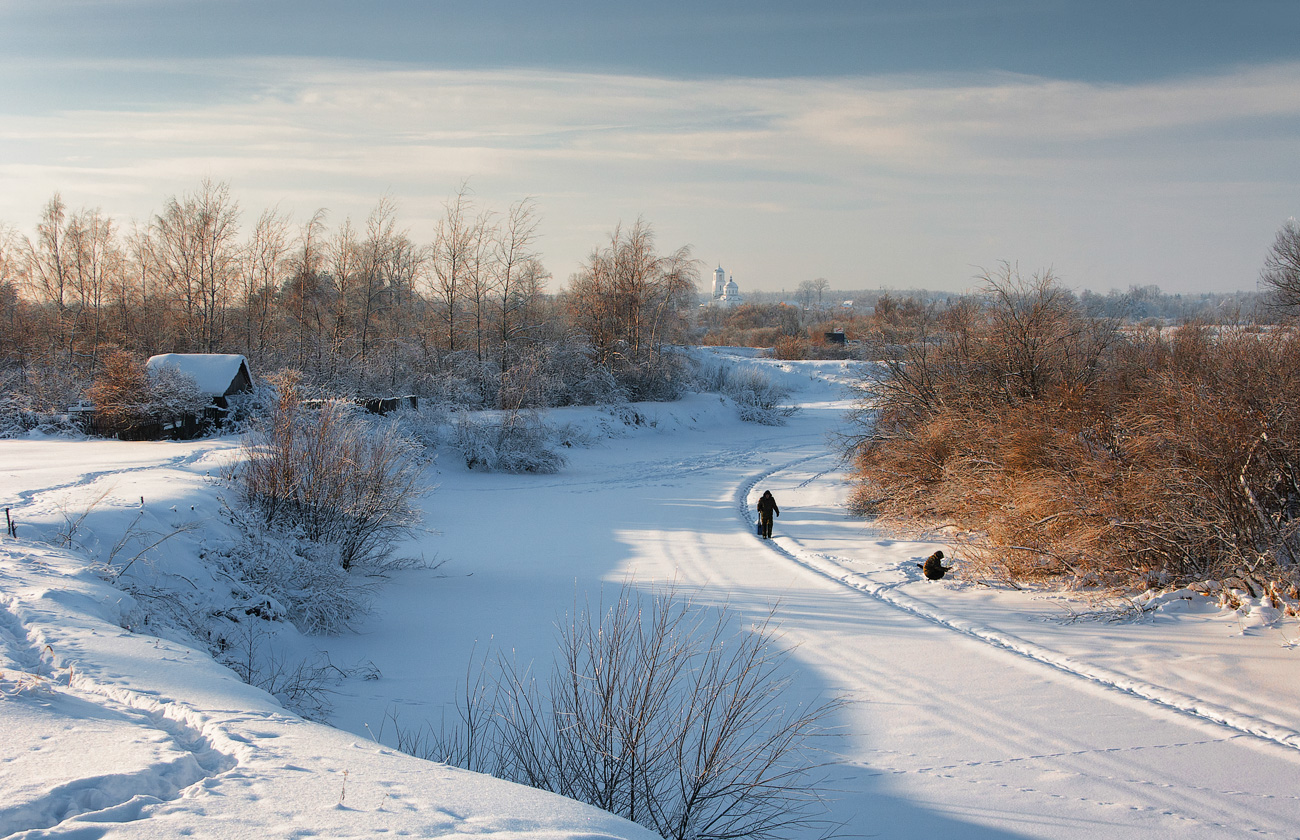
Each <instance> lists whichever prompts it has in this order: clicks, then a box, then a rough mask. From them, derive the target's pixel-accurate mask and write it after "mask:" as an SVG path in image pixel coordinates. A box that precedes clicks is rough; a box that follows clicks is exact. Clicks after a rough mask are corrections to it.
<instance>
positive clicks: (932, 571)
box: [916, 551, 952, 580]
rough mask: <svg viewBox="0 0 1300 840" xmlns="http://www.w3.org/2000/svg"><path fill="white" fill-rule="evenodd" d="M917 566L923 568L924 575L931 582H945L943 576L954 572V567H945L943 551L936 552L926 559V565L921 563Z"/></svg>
mask: <svg viewBox="0 0 1300 840" xmlns="http://www.w3.org/2000/svg"><path fill="white" fill-rule="evenodd" d="M916 565H918V566H921V572H922V574H924V575H925V576H926V578H928V579H929V580H943V576H944V575H946V574H948V573H949V572H951V571H952V566H945V565H944V564H943V552H942V551H936V552H935V553H934V554H931V555H930V556H929V557H927V558H925V565H923V566H922V565H921V564H920V563H917V564H916Z"/></svg>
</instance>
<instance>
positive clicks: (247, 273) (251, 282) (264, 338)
mask: <svg viewBox="0 0 1300 840" xmlns="http://www.w3.org/2000/svg"><path fill="white" fill-rule="evenodd" d="M288 257H289V217H288V216H287V215H284V214H282V213H280V212H278V211H277V210H274V209H271V210H266V211H264V212H263V213H262V215H261V216H259V217H258V219H257V224H256V225H254V226H253V233H252V236H251V237H250V239H249V240H248V243H247V245H246V246H245V247H244V253H243V259H242V260H241V265H240V268H241V270H240V286H241V288H240V297H241V298H242V305H243V308H244V336H243V342H242V343H243V350H244V352H245V353H255V354H258V355H261V354H262V353H263V352H265V350H266V348H267V346H268V345H269V344H270V342H271V331H272V328H273V326H274V324H273V319H274V314H275V299H276V295H277V294H278V293H279V290H280V287H281V286H282V285H283V283H284V282H285V278H286V275H287V273H288V270H289V259H288Z"/></svg>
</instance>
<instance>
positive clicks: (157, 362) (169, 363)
mask: <svg viewBox="0 0 1300 840" xmlns="http://www.w3.org/2000/svg"><path fill="white" fill-rule="evenodd" d="M247 366H248V360H247V359H245V358H244V357H243V356H240V355H237V354H234V353H162V354H159V355H157V356H150V357H149V360H148V361H147V362H145V367H146V368H147V369H149V370H156V369H158V368H162V367H171V368H176V369H177V370H179V371H180V372H181V373H183V374H185V375H187V376H189V377H190V378H191V379H193V380H194V381H195V382H196V383H198V386H199V390H200V391H202V392H203V393H204V394H205V395H207V396H209V397H224V396H225V395H226V392H227V391H229V390H230V383H231V382H233V381H234V380H235V377H236V376H238V375H239V369H240V368H241V367H247Z"/></svg>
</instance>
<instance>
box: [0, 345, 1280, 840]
mask: <svg viewBox="0 0 1300 840" xmlns="http://www.w3.org/2000/svg"><path fill="white" fill-rule="evenodd" d="M720 352H722V351H720ZM733 361H734V363H736V364H752V365H758V366H761V367H763V368H765V369H766V370H768V371H769V372H770V373H771V374H772V375H773V376H776V377H779V378H780V379H781V380H782V381H784V382H785V383H787V384H788V385H790V386H791V387H792V388H794V389H796V394H795V396H794V400H795V401H796V402H798V404H799V405H800V408H801V410H800V412H799V413H798V414H797V415H795V416H794V417H791V418H790V419H789V422H788V424H787V425H785V426H781V427H769V426H759V425H754V424H748V423H742V422H740V421H739V420H737V418H736V413H735V409H734V407H733V406H731V405H730V404H727V403H725V402H723V401H722V400H720V399H719V397H718V396H716V395H697V396H693V397H691V398H689V399H687V400H683V401H681V402H679V403H673V404H664V405H659V404H655V405H640V406H637V410H638V412H639V414H640V420H641V421H642V422H640V423H639V424H638V423H635V422H634V423H631V424H629V423H626V422H624V419H623V418H618V417H614V416H612V415H610V414H608V413H605V412H600V411H597V410H594V409H571V410H564V411H557V412H553V413H552V415H551V418H550V419H551V422H552V423H569V424H572V425H573V427H575V428H581V429H583V430H586V431H587V432H588V433H589V435H590V437H591V438H592V439H593V440H594V441H595V442H594V444H593V445H591V446H589V447H575V448H573V449H567V450H565V454H566V456H567V457H568V458H569V464H568V466H567V467H565V468H564V469H563V470H562V471H561V472H560V473H558V474H556V475H550V476H513V475H490V474H483V473H474V472H469V471H467V470H465V469H464V468H463V465H462V464H460V463H457V461H456V458H455V456H454V454H451V453H449V452H444V453H443V454H442V455H441V456H440V458H439V460H438V461H437V462H436V464H435V465H434V466H433V467H431V468H430V480H431V482H432V483H434V484H436V485H437V489H436V490H435V491H434V492H433V493H431V494H430V495H428V496H427V497H426V498H425V499H424V500H423V505H424V508H425V511H426V512H425V521H424V527H425V529H426V530H425V532H424V533H423V534H422V535H421V536H420V538H419V539H418V540H416V541H415V542H414V543H412V544H411V545H409V546H406V547H405V548H404V550H403V553H404V554H407V555H410V556H413V557H423V558H424V560H425V561H427V562H426V563H424V564H423V565H422V566H420V567H417V568H412V569H409V570H406V571H402V572H398V573H396V574H395V575H394V576H393V577H392V578H391V579H389V580H388V581H386V582H385V583H383V584H382V586H381V587H380V588H379V589H378V590H377V591H376V593H375V596H374V597H375V609H374V611H373V612H372V613H371V614H370V616H369V617H368V618H366V619H365V620H364V621H362V622H360V623H359V624H358V626H357V627H356V628H355V632H353V633H350V634H343V635H338V636H332V637H300V636H294V635H286V636H284V637H282V638H281V639H280V641H279V644H280V645H281V646H282V649H283V650H284V655H285V657H286V660H288V659H289V658H294V657H296V658H301V657H304V656H311V657H316V658H317V659H318V660H319V659H321V658H323V657H328V661H329V662H331V663H334V664H336V665H337V666H338V667H339V673H340V674H342V675H346V676H342V677H341V678H340V679H338V680H337V681H335V682H334V683H332V684H331V686H330V693H329V695H328V699H329V701H330V704H331V706H332V710H331V712H330V716H329V721H330V723H332V724H333V726H334V727H336V728H330V727H327V726H323V725H320V724H317V723H311V722H307V721H304V720H303V719H301V718H299V717H297V716H296V715H294V714H292V713H289V712H287V711H286V710H285V709H284V708H282V707H281V706H280V705H279V704H278V703H277V702H276V701H275V700H274V698H272V697H270V696H269V695H267V694H266V693H264V692H262V691H260V690H257V689H254V688H251V687H249V686H247V685H245V684H243V683H242V682H240V681H239V680H238V679H237V678H236V677H235V676H234V675H233V674H232V673H231V672H230V671H229V670H227V669H226V668H224V667H222V666H220V665H218V664H216V663H215V662H214V661H213V660H212V659H211V658H210V657H209V656H208V655H207V654H206V653H203V652H200V651H199V650H196V649H194V648H192V647H190V646H187V645H185V644H183V643H182V641H181V640H180V637H179V634H177V633H175V632H172V631H161V635H162V637H161V638H160V637H155V636H153V635H151V634H150V632H151V630H153V629H154V628H152V627H150V626H149V625H148V624H147V623H146V618H147V616H149V615H151V614H156V612H155V611H156V610H157V609H158V608H159V605H151V604H148V603H144V599H141V598H137V599H134V600H133V599H132V598H130V597H129V596H127V595H125V594H124V593H122V592H120V591H118V590H116V589H114V588H112V587H111V586H109V585H108V584H106V583H104V582H103V580H102V579H101V577H99V576H98V575H97V574H96V573H95V570H94V569H93V568H88V565H89V564H88V560H87V557H88V555H93V556H95V557H97V558H99V559H100V560H104V559H106V558H108V557H109V556H110V555H111V557H112V560H113V562H114V563H115V564H116V565H119V566H120V565H122V564H123V563H125V562H127V561H129V560H130V559H131V558H132V557H133V556H134V555H136V554H137V553H139V552H140V551H141V547H142V546H143V545H144V544H146V543H144V542H142V540H143V537H142V538H141V539H136V540H133V541H128V542H127V543H124V544H123V545H121V546H120V547H119V545H118V544H119V542H121V540H122V536H123V534H125V533H128V532H131V533H134V534H137V535H143V534H146V533H147V534H151V535H158V536H164V535H168V534H174V536H171V537H169V538H168V539H167V541H165V542H164V543H163V544H162V545H161V546H159V547H158V548H157V549H155V550H154V551H153V552H151V553H149V552H146V556H145V557H143V558H142V559H141V560H140V561H138V564H139V567H140V568H135V569H133V570H132V574H134V575H136V576H137V577H139V578H140V579H142V580H146V581H147V580H149V579H151V578H152V579H153V580H154V581H155V582H156V584H157V586H156V588H155V589H154V590H153V591H154V592H155V593H163V592H170V593H176V594H175V595H174V596H171V597H172V600H173V603H172V604H171V605H170V606H171V607H173V608H175V607H177V605H179V606H180V607H183V608H184V609H188V610H201V609H205V608H208V607H212V606H215V605H220V604H221V603H222V598H223V592H222V590H223V587H225V586H226V584H225V583H223V581H222V580H221V579H220V576H219V575H215V574H213V572H212V571H211V569H209V568H207V567H205V565H204V563H203V561H202V560H201V559H200V558H201V555H202V554H203V552H204V551H205V549H206V548H207V547H208V546H209V545H210V544H211V543H212V541H214V540H217V539H219V537H220V533H219V532H220V527H221V526H220V504H219V500H218V497H219V494H220V486H219V484H218V483H217V482H216V481H215V479H214V477H215V476H216V475H217V474H218V472H219V471H220V468H221V465H222V464H223V463H225V462H227V461H228V459H230V458H231V457H233V455H234V454H235V453H236V452H237V449H238V441H235V440H230V439H219V440H208V441H196V442H189V443H118V442H107V441H68V440H38V439H24V440H13V441H0V503H2V504H3V506H6V507H9V508H11V509H12V513H13V515H14V517H15V518H16V520H17V522H18V538H17V539H16V540H15V539H10V538H8V537H4V538H2V539H0V693H2V694H3V699H0V837H10V836H12V837H32V838H34V837H76V838H98V837H112V838H116V837H177V836H199V837H236V836H239V837H308V836H322V837H373V836H376V835H381V834H395V835H405V836H415V837H460V836H470V835H473V836H477V837H489V838H515V837H539V838H600V837H625V838H637V837H648V836H650V835H649V834H648V833H647V832H645V831H644V830H643V829H640V828H638V827H637V826H635V825H632V824H630V823H627V822H624V821H622V820H620V819H616V818H613V817H610V816H608V815H605V814H602V813H601V812H599V811H596V810H594V809H591V808H588V807H586V806H582V805H578V804H575V803H571V802H568V801H567V800H563V799H560V798H558V797H554V796H551V795H548V794H543V793H539V792H536V791H532V790H529V789H525V788H520V787H517V786H514V785H510V784H506V783H503V782H498V781H495V780H491V779H487V778H484V777H481V776H477V775H475V774H471V773H466V772H463V771H459V770H455V769H451V768H447V767H445V766H442V765H436V764H431V763H428V762H423V761H419V760H417V759H414V758H410V757H407V756H404V755H402V754H401V753H399V752H397V751H396V750H394V749H393V748H392V743H393V740H392V738H393V724H392V721H393V720H394V719H396V720H398V721H400V722H401V723H402V724H403V725H405V726H412V727H418V726H420V725H423V724H424V723H425V722H433V723H435V724H436V723H437V722H438V721H439V720H441V719H443V718H444V716H446V715H448V714H451V713H453V712H452V711H451V710H452V709H453V703H454V701H455V697H456V693H457V689H458V686H459V685H460V683H461V682H462V681H463V680H464V678H465V674H466V671H467V668H468V667H469V665H470V662H471V660H477V659H481V658H482V656H483V655H484V654H485V652H489V651H491V652H504V653H506V654H512V655H513V656H514V657H515V658H516V660H517V661H520V662H538V663H547V662H549V659H550V656H551V652H552V647H553V637H554V625H555V623H556V621H557V619H559V618H560V617H562V616H563V615H564V614H566V613H568V612H571V611H572V610H573V607H574V604H575V602H581V601H583V600H587V599H590V600H591V601H595V600H596V599H597V598H599V596H600V592H601V588H602V586H603V587H604V588H605V592H606V593H611V592H612V591H613V590H615V589H617V587H618V586H619V585H620V584H622V583H623V582H624V581H631V582H632V583H633V584H634V585H635V586H638V587H644V588H647V589H653V588H655V587H656V586H660V585H664V584H668V583H676V584H677V585H678V587H679V588H681V589H682V590H684V591H689V592H691V593H692V594H693V595H694V597H695V598H696V600H697V601H699V602H702V603H706V604H723V603H726V604H729V605H730V606H731V607H732V608H733V609H735V610H737V611H739V612H740V613H742V614H744V615H746V616H750V617H753V618H755V619H761V618H762V617H763V615H765V614H766V613H767V611H768V610H769V609H770V608H772V607H773V605H775V607H776V611H777V617H778V620H779V621H780V625H781V630H782V634H783V640H784V641H785V642H787V643H789V644H790V645H793V646H795V649H794V652H793V654H792V657H793V659H792V663H793V666H794V669H795V674H796V684H795V686H794V693H795V695H796V696H797V697H801V698H813V697H828V696H837V695H843V696H847V697H848V698H850V700H851V701H852V702H851V703H850V704H848V705H847V706H846V707H844V709H843V711H842V712H841V713H840V714H839V716H838V717H837V719H836V720H835V721H834V723H835V724H836V726H837V727H838V730H837V731H838V733H839V734H838V735H836V736H835V737H834V738H833V739H831V740H829V741H828V742H827V743H826V744H824V745H823V746H826V747H828V748H829V749H830V750H831V751H832V752H833V755H834V759H835V762H836V763H835V764H834V765H833V766H832V767H831V768H830V787H831V788H832V792H831V796H832V797H833V801H832V803H831V814H830V817H831V818H832V819H833V820H835V821H837V822H840V823H843V829H842V831H843V833H844V834H845V835H848V836H874V837H893V838H950V837H951V838H1020V837H1070V838H1075V837H1088V838H1099V837H1104V838H1126V837H1135V838H1136V837H1142V838H1148V837H1166V836H1178V837H1180V838H1181V837H1189V838H1197V837H1223V838H1228V837H1243V836H1263V837H1287V838H1296V837H1300V703H1297V701H1296V697H1297V691H1298V690H1300V647H1298V646H1297V642H1298V641H1300V626H1297V622H1296V620H1295V619H1294V618H1291V619H1285V620H1280V619H1278V617H1277V616H1276V615H1270V614H1267V613H1264V612H1261V611H1259V610H1255V611H1253V612H1251V613H1249V614H1239V613H1233V612H1227V611H1221V610H1219V609H1217V607H1215V606H1213V605H1212V604H1210V603H1207V602H1206V601H1205V599H1199V598H1197V599H1193V600H1182V599H1174V600H1170V601H1169V602H1168V603H1166V604H1164V605H1163V606H1161V607H1159V608H1158V609H1153V610H1151V611H1149V612H1147V613H1146V614H1145V615H1143V616H1142V617H1141V618H1140V619H1136V620H1127V621H1123V622H1112V621H1107V620H1106V619H1105V617H1104V616H1103V617H1101V618H1098V617H1095V616H1091V615H1090V613H1092V612H1094V611H1096V610H1097V608H1098V607H1099V606H1104V605H1098V604H1096V603H1093V602H1091V601H1088V600H1087V599H1085V598H1083V597H1082V596H1078V595H1073V596H1069V597H1067V596H1065V595H1060V594H1055V593H1041V592H1040V593H1033V592H1018V591H1012V590H1008V589H1003V588H995V587H990V586H987V585H983V584H982V583H981V582H979V581H974V580H970V579H967V578H965V577H964V576H963V575H962V574H961V572H962V563H961V558H960V554H959V552H954V551H953V549H952V547H950V546H947V545H944V544H942V543H930V542H909V541H904V540H899V539H896V538H893V537H891V536H889V535H888V534H885V533H882V532H880V531H879V530H876V529H873V527H872V526H871V524H870V523H867V522H863V521H861V520H857V519H854V518H852V517H850V516H848V515H847V514H846V513H845V511H844V506H843V502H844V498H845V496H846V494H847V487H846V485H845V484H844V482H843V479H842V476H841V474H840V472H839V465H838V464H837V460H836V457H835V455H834V454H833V453H832V451H831V449H830V447H829V446H828V443H827V435H828V434H829V433H831V432H833V431H834V430H835V429H836V428H837V427H838V425H839V424H840V422H841V420H842V416H843V412H844V410H845V409H846V408H847V405H848V404H847V402H846V401H845V400H846V395H845V393H844V391H843V389H842V385H843V383H844V382H845V381H846V380H847V378H848V377H849V376H850V375H851V371H850V369H849V368H848V367H847V366H846V365H844V364H841V363H838V362H793V363H792V362H773V361H765V360H759V359H754V358H742V357H741V356H739V355H737V356H736V357H735V358H734V359H733ZM764 489H770V490H771V491H772V492H773V493H774V495H775V496H776V498H777V501H778V503H779V504H780V507H781V516H780V517H779V518H778V519H777V521H776V528H775V539H774V540H772V541H771V542H764V541H761V540H759V539H758V538H757V537H756V536H755V533H754V517H755V514H754V503H755V501H756V500H757V497H758V495H759V494H760V493H761V492H762V491H763V490H764ZM87 511H88V512H87ZM83 513H84V514H85V515H84V518H83V516H82V514H83ZM52 542H53V543H61V544H60V545H55V544H52ZM936 548H943V549H944V550H945V553H948V554H949V555H952V554H954V553H956V554H957V555H958V556H957V561H956V563H957V572H956V575H955V578H952V579H949V580H944V581H942V582H930V581H926V580H924V579H923V578H922V577H921V575H920V570H919V569H918V568H917V566H916V563H917V562H918V561H920V560H922V559H923V558H924V557H925V556H926V555H928V554H930V553H931V552H932V551H934V550H935V549H936Z"/></svg>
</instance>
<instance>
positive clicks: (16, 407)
mask: <svg viewBox="0 0 1300 840" xmlns="http://www.w3.org/2000/svg"><path fill="white" fill-rule="evenodd" d="M36 424H37V417H36V415H35V414H33V413H32V412H30V411H28V410H27V409H26V407H25V406H24V405H23V403H22V402H20V401H19V400H18V399H17V398H15V397H13V396H11V395H9V394H5V395H3V396H0V439H3V438H14V437H18V436H19V435H25V434H27V432H29V431H31V430H32V429H34V428H36Z"/></svg>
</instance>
